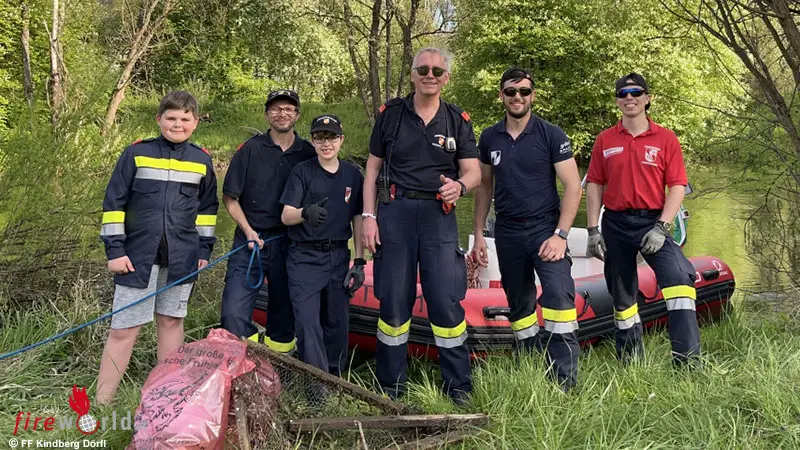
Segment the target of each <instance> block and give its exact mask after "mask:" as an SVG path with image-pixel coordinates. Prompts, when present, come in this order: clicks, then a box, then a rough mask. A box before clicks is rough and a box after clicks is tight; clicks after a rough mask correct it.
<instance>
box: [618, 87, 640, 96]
mask: <svg viewBox="0 0 800 450" xmlns="http://www.w3.org/2000/svg"><path fill="white" fill-rule="evenodd" d="M646 93H647V91H645V90H644V89H639V88H634V89H620V90H619V91H618V92H617V98H625V97H627V96H628V94H631V95H632V96H634V97H641V96H642V95H644V94H646Z"/></svg>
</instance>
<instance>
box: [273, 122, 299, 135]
mask: <svg viewBox="0 0 800 450" xmlns="http://www.w3.org/2000/svg"><path fill="white" fill-rule="evenodd" d="M292 128H294V123H290V124H288V125H286V126H283V127H282V126H280V125H274V126H273V127H272V129H273V130H275V131H277V132H278V133H288V132H290V131H292Z"/></svg>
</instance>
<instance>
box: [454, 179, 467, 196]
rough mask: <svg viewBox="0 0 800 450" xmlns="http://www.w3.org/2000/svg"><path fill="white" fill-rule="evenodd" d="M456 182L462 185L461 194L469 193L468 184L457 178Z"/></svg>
mask: <svg viewBox="0 0 800 450" xmlns="http://www.w3.org/2000/svg"><path fill="white" fill-rule="evenodd" d="M456 183H458V184H460V185H461V196H462V197H463V196H465V195H467V185H466V184H464V182H463V181H461V180H456Z"/></svg>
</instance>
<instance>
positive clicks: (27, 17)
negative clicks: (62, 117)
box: [20, 2, 33, 108]
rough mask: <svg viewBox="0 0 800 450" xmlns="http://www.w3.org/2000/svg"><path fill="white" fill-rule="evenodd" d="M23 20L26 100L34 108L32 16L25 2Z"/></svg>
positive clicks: (22, 42) (22, 36)
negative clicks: (31, 43) (31, 42)
mask: <svg viewBox="0 0 800 450" xmlns="http://www.w3.org/2000/svg"><path fill="white" fill-rule="evenodd" d="M20 13H21V18H22V32H21V33H20V45H22V70H23V84H22V86H23V89H24V92H25V98H26V99H27V100H28V107H29V108H33V76H32V75H31V45H30V41H31V32H30V25H31V14H30V8H29V7H28V4H27V3H25V2H23V3H22V6H21V7H20Z"/></svg>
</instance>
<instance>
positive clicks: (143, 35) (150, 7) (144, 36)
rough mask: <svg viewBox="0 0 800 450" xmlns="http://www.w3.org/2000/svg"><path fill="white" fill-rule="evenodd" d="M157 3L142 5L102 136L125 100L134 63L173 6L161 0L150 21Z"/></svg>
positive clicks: (147, 46) (109, 105) (104, 122)
mask: <svg viewBox="0 0 800 450" xmlns="http://www.w3.org/2000/svg"><path fill="white" fill-rule="evenodd" d="M159 3H161V0H148V2H147V3H145V4H143V5H142V10H141V11H140V13H141V14H139V17H140V21H139V24H140V28H139V29H137V30H136V34H135V35H134V37H133V41H132V42H131V46H130V49H129V50H128V56H127V57H126V58H125V61H124V63H125V67H124V68H123V69H122V73H121V74H120V75H119V78H118V79H117V84H116V86H114V90H113V91H112V92H111V100H110V101H109V102H108V108H106V117H105V120H104V121H103V134H105V133H106V132H108V130H110V129H111V128H112V127H113V126H114V121H115V120H116V118H117V110H118V109H119V105H120V103H122V99H124V98H125V89H126V88H127V87H128V85H129V84H130V82H131V80H132V79H133V69H134V67H136V63H138V62H139V59H141V57H142V55H144V54H145V52H147V50H148V49H149V47H150V41H151V40H152V39H153V36H154V35H155V34H156V32H157V31H158V30H159V29H160V28H161V25H162V24H163V23H164V20H166V18H167V15H168V14H169V12H170V10H171V9H172V6H173V0H163V7H162V11H161V14H159V16H158V17H157V18H156V19H155V20H151V19H152V17H153V12H155V10H156V7H158V4H159Z"/></svg>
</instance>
